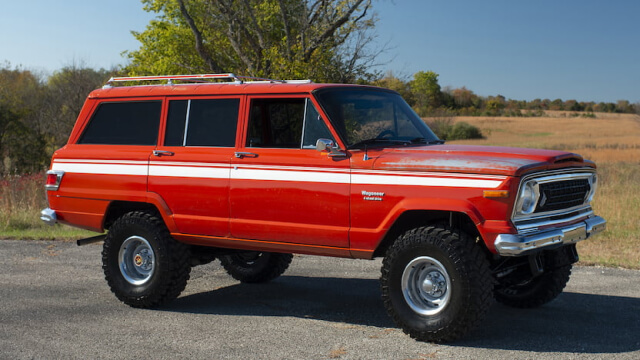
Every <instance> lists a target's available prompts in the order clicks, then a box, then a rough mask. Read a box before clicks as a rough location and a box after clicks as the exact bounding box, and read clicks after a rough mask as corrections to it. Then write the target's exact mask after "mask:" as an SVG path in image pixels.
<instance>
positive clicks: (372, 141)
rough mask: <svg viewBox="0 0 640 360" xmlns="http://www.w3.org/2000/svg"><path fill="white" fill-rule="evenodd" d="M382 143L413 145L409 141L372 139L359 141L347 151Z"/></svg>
mask: <svg viewBox="0 0 640 360" xmlns="http://www.w3.org/2000/svg"><path fill="white" fill-rule="evenodd" d="M382 143H385V144H388V143H391V144H399V145H408V144H411V141H409V140H394V139H384V138H371V139H365V140H362V141H358V142H357V143H355V144H353V145H350V146H348V147H347V149H356V148H359V147H361V146H367V145H371V144H382Z"/></svg>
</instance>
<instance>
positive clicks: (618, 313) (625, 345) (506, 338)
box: [453, 292, 640, 353]
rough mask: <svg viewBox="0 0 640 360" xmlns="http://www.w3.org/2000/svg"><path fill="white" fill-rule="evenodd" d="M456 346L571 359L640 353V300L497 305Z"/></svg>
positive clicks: (588, 297) (579, 297) (563, 298)
mask: <svg viewBox="0 0 640 360" xmlns="http://www.w3.org/2000/svg"><path fill="white" fill-rule="evenodd" d="M453 345H456V346H466V347H477V348H487V349H502V350H523V351H535V352H567V353H621V352H631V351H637V350H640V299H638V298H631V297H620V296H606V295H593V294H580V293H572V292H565V293H563V294H561V295H560V296H559V297H558V298H557V299H555V300H554V301H552V302H550V303H548V304H546V305H544V306H542V307H540V308H537V309H514V308H509V307H506V306H504V305H500V304H496V305H495V306H494V307H493V308H492V309H491V310H490V312H489V315H488V316H487V319H486V320H485V321H484V322H483V323H482V324H481V325H480V326H479V328H478V329H476V330H475V331H473V332H472V333H470V334H469V336H467V337H465V338H464V339H462V340H460V341H458V342H456V343H455V344H453Z"/></svg>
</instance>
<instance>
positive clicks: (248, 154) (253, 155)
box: [234, 151, 258, 159]
mask: <svg viewBox="0 0 640 360" xmlns="http://www.w3.org/2000/svg"><path fill="white" fill-rule="evenodd" d="M234 155H235V157H237V158H238V159H242V158H245V157H250V158H257V157H258V154H256V153H252V152H244V151H236V153H235V154H234Z"/></svg>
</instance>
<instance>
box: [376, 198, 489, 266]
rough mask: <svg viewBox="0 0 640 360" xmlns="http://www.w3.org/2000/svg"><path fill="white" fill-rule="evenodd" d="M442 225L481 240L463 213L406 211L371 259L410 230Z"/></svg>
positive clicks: (391, 228) (467, 215)
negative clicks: (430, 225)
mask: <svg viewBox="0 0 640 360" xmlns="http://www.w3.org/2000/svg"><path fill="white" fill-rule="evenodd" d="M442 223H444V224H448V225H449V226H450V227H451V228H458V229H461V230H463V231H465V232H466V233H467V234H468V235H470V236H471V237H473V238H476V239H477V238H481V235H480V232H479V231H478V228H477V227H476V225H475V222H474V220H473V219H472V218H471V217H470V216H469V214H467V213H465V212H462V211H452V210H407V211H405V212H403V213H401V214H400V215H399V216H398V217H397V218H396V219H395V221H394V222H393V224H392V225H391V227H390V228H389V231H387V232H386V234H385V235H384V237H383V238H382V240H381V241H380V242H379V243H378V246H377V247H376V249H375V251H374V253H373V257H374V258H376V257H382V256H384V255H385V253H386V252H387V249H389V247H390V246H391V245H392V244H393V242H394V241H395V240H396V239H397V238H398V237H399V236H400V235H402V234H403V233H404V232H406V231H408V230H410V229H413V228H416V227H419V226H424V225H429V224H442ZM480 243H482V247H483V249H485V250H486V247H485V246H484V241H480ZM487 251H488V250H487Z"/></svg>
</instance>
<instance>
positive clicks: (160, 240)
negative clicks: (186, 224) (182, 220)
mask: <svg viewBox="0 0 640 360" xmlns="http://www.w3.org/2000/svg"><path fill="white" fill-rule="evenodd" d="M189 257H190V252H189V247H188V246H187V245H185V244H182V243H179V242H177V241H175V240H174V239H173V238H172V237H171V236H170V235H169V232H168V230H167V228H166V227H165V225H164V223H163V222H162V221H161V220H160V219H159V218H158V217H156V216H154V215H152V214H149V213H146V212H141V211H134V212H130V213H127V214H125V215H123V216H122V217H120V218H119V219H117V220H116V221H115V222H114V223H113V225H112V226H111V228H110V229H109V233H108V234H107V237H106V239H105V241H104V246H103V250H102V268H103V270H104V274H105V278H106V279H107V283H108V284H109V287H110V288H111V291H112V292H113V293H114V294H115V295H116V297H117V298H118V299H120V300H121V301H122V302H124V303H125V304H127V305H130V306H133V307H140V308H149V307H156V306H159V305H162V304H164V303H166V302H168V301H171V300H173V299H175V298H176V297H178V295H180V293H181V292H182V290H184V288H185V286H186V284H187V280H189V273H190V271H191V267H190V265H189Z"/></svg>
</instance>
